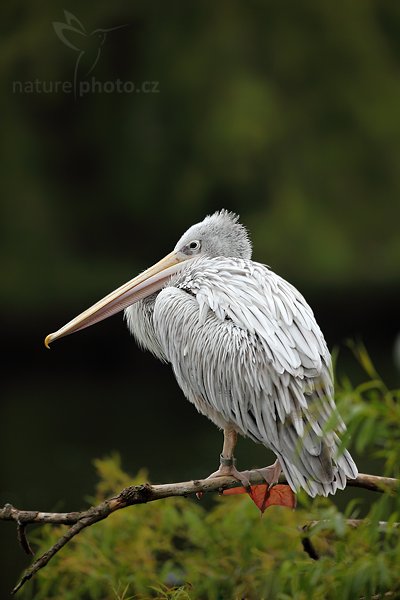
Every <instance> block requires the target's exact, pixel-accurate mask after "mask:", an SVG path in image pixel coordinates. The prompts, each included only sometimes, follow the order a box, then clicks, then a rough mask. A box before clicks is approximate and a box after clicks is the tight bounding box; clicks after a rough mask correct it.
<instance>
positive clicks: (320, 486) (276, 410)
mask: <svg viewBox="0 0 400 600" xmlns="http://www.w3.org/2000/svg"><path fill="white" fill-rule="evenodd" d="M154 326H155V330H156V331H157V334H158V338H159V340H160V344H161V347H162V348H163V351H164V353H165V355H166V356H167V358H168V360H169V361H170V362H171V364H172V367H173V369H174V372H175V375H176V378H177V380H178V383H179V385H180V387H181V388H182V390H183V391H184V393H185V395H186V396H187V398H188V399H189V400H191V401H192V402H193V403H194V404H195V405H196V407H197V408H198V410H199V411H200V412H202V413H203V414H206V415H207V416H208V417H209V418H210V419H211V420H212V421H214V422H215V423H216V424H217V425H218V426H220V427H224V426H226V425H227V424H232V423H233V424H234V425H235V426H236V428H237V430H238V431H239V432H240V433H242V434H243V435H246V436H249V437H251V438H252V439H253V440H255V441H257V442H261V443H262V444H264V445H266V446H268V447H270V448H271V449H272V450H274V452H275V453H276V454H277V455H278V456H279V457H280V460H281V464H282V466H283V469H284V471H285V474H286V476H287V478H288V480H289V482H290V483H291V485H292V487H293V489H296V488H297V487H299V486H302V487H304V488H305V489H307V491H308V493H310V494H311V495H315V494H316V493H318V494H326V493H329V492H331V493H332V492H334V490H335V489H336V487H344V485H345V482H346V476H350V477H351V476H354V473H355V471H354V469H355V465H354V463H353V462H352V460H351V458H350V457H349V455H348V453H345V454H343V456H341V457H338V458H335V455H336V454H337V450H338V442H339V438H338V436H337V434H336V433H335V432H329V433H326V432H325V431H324V428H325V426H326V423H327V421H328V420H329V419H331V418H332V417H333V416H334V415H335V417H336V428H337V430H338V431H340V430H343V429H344V424H343V422H342V421H341V420H340V417H339V416H338V415H337V413H336V409H335V405H334V402H333V384H332V378H331V368H330V355H329V352H328V349H327V347H326V343H325V340H324V338H323V335H322V333H321V330H320V329H319V327H318V325H317V323H316V321H315V318H314V315H313V312H312V310H311V308H310V307H309V306H308V304H307V302H306V301H305V299H304V298H303V296H302V295H301V294H300V293H299V292H298V291H297V290H296V289H295V288H294V287H293V286H292V285H290V284H289V283H288V282H286V281H285V280H283V279H282V278H280V277H279V276H278V275H276V274H275V273H273V272H272V271H270V270H269V269H268V268H267V267H265V266H263V265H261V264H259V263H255V262H253V261H251V260H242V259H233V258H232V259H227V258H207V259H206V258H202V259H198V260H195V261H193V262H192V264H189V265H188V267H187V268H186V269H185V271H184V272H183V273H182V274H181V275H180V276H178V278H177V279H175V280H174V281H171V284H170V285H169V286H168V287H166V288H164V290H162V291H161V292H160V294H159V295H158V297H157V300H156V304H155V308H154ZM350 461H351V462H350ZM353 466H354V468H353ZM310 482H311V483H310Z"/></svg>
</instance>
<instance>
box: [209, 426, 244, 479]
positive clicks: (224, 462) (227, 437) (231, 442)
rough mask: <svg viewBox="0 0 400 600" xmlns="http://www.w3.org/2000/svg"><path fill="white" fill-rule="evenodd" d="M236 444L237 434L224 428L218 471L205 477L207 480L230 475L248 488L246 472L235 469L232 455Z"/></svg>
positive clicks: (229, 428) (230, 429) (228, 428)
mask: <svg viewBox="0 0 400 600" xmlns="http://www.w3.org/2000/svg"><path fill="white" fill-rule="evenodd" d="M236 442H237V432H236V431H235V430H234V429H232V428H231V427H226V428H225V429H224V445H223V448H222V453H221V455H220V464H219V469H218V471H214V473H211V475H209V476H208V477H207V479H211V478H212V477H226V476H227V475H230V476H231V477H234V478H235V479H237V480H238V481H240V483H241V484H242V486H243V487H245V488H246V489H248V488H250V481H249V478H248V476H247V471H243V472H240V471H238V470H237V468H236V459H235V457H234V455H233V452H234V449H235V446H236Z"/></svg>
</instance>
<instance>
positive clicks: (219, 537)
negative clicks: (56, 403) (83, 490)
mask: <svg viewBox="0 0 400 600" xmlns="http://www.w3.org/2000/svg"><path fill="white" fill-rule="evenodd" d="M356 352H357V354H358V358H359V360H360V361H361V363H362V364H363V366H364V368H365V369H366V371H367V372H368V374H369V376H370V380H369V381H367V382H366V383H364V384H362V385H359V386H357V387H355V388H353V387H351V384H350V382H349V381H348V380H346V379H345V380H344V381H343V382H342V383H341V385H339V386H338V387H339V391H338V403H339V405H340V408H341V411H342V413H343V414H344V416H345V418H346V420H347V422H348V423H349V436H353V438H354V444H355V447H356V449H357V450H358V451H359V453H362V454H363V455H364V454H368V455H369V456H376V457H377V458H378V459H379V460H380V461H381V464H382V471H381V473H380V474H382V472H384V473H385V474H386V475H389V476H395V477H398V476H399V466H398V465H399V459H400V456H399V454H400V451H399V448H400V444H399V442H400V439H399V438H400V433H399V432H400V402H399V400H400V390H398V391H395V392H392V391H389V390H388V389H387V388H386V387H385V385H384V384H383V382H382V381H381V380H380V379H379V377H378V375H377V373H376V372H375V370H374V368H373V366H372V365H371V363H370V361H369V358H368V355H367V354H366V352H365V350H364V349H363V348H361V349H360V348H359V349H356ZM346 442H348V440H346ZM95 465H96V469H97V472H98V475H99V482H98V484H97V488H96V493H95V496H94V497H93V498H90V502H91V503H98V502H101V501H102V500H103V499H105V498H106V497H109V496H111V495H114V494H115V493H116V492H117V491H118V490H120V489H121V488H123V487H126V486H128V485H131V484H132V478H131V477H130V476H129V475H128V474H126V473H125V472H124V471H123V470H122V468H121V464H120V460H119V458H118V456H112V457H111V458H107V459H103V460H97V461H96V462H95ZM146 479H147V474H146V473H145V472H141V473H139V474H138V475H137V476H136V478H135V479H134V481H135V482H137V483H142V482H143V481H145V480H146ZM335 501H336V498H333V499H332V498H328V499H324V498H318V499H315V500H313V501H311V499H310V498H308V497H306V496H305V495H303V494H300V495H299V508H298V509H297V510H296V511H290V510H287V509H283V508H281V507H271V508H269V509H268V510H267V511H266V513H265V515H264V516H263V518H260V515H259V513H258V512H257V510H256V509H255V507H254V505H253V503H252V502H250V501H249V499H248V498H247V496H241V497H230V498H226V497H223V498H217V499H216V501H215V504H214V505H213V506H212V508H211V509H209V510H207V509H206V507H205V506H204V504H201V503H198V502H195V501H193V500H190V499H183V498H169V499H166V500H163V501H159V502H154V503H150V504H148V505H141V506H135V507H132V508H129V509H126V510H123V511H119V512H117V513H115V514H114V515H112V516H111V517H110V518H108V519H107V520H106V521H103V522H102V523H101V524H98V525H95V526H93V527H90V528H89V529H87V530H85V531H84V532H83V533H82V534H81V535H80V536H79V537H78V538H75V539H74V540H73V542H72V543H70V544H69V545H68V546H67V547H66V548H65V549H63V551H62V552H61V553H60V554H59V555H57V557H56V558H55V559H53V561H52V563H51V564H50V565H49V566H48V567H47V568H45V569H44V570H43V571H41V572H40V573H39V574H38V576H37V582H36V584H33V586H32V585H30V586H29V585H28V586H27V588H26V589H25V590H24V592H23V594H22V597H24V598H33V597H34V598H35V600H51V599H53V598H54V599H56V598H57V600H87V599H90V600H129V599H133V598H135V599H137V600H145V599H148V598H159V599H169V600H172V599H173V600H187V599H194V600H197V599H203V598H204V599H210V600H222V599H225V598H227V599H232V598H237V599H239V598H248V599H261V598H277V599H280V600H285V599H289V598H296V599H300V600H301V599H308V598H311V597H312V598H313V599H326V598H328V599H329V598H332V599H334V598H335V599H336V598H342V599H344V600H346V599H349V600H350V599H354V598H361V597H362V598H371V597H372V596H374V595H376V594H383V593H385V592H387V591H391V592H393V596H392V597H398V595H399V596H400V576H399V572H398V565H399V564H400V536H399V534H400V528H399V527H397V526H396V523H397V522H398V521H400V501H399V498H398V496H396V495H391V494H390V493H385V494H379V495H376V494H373V493H372V492H371V493H369V495H368V496H367V501H364V502H362V501H361V500H360V499H359V498H356V499H353V500H351V501H350V502H348V504H347V507H346V508H345V510H344V511H343V512H341V511H339V509H338V508H337V506H336V505H335ZM360 514H362V515H363V516H364V522H363V524H362V525H361V526H359V527H357V528H354V527H351V526H350V525H349V523H348V522H347V519H349V518H357V517H359V516H360ZM310 521H318V523H317V524H316V525H315V526H313V527H311V528H309V529H308V530H307V532H305V531H303V527H304V526H305V525H307V523H310ZM381 521H385V522H386V524H385V525H382V523H381ZM62 530H63V529H62V528H61V527H59V528H57V529H54V528H52V527H50V526H49V527H45V528H43V529H41V530H38V532H37V537H36V543H37V544H38V546H39V548H38V551H39V552H42V551H45V550H46V549H47V548H48V547H49V546H50V545H51V544H52V543H54V542H55V540H56V539H57V537H58V536H60V535H61V533H62ZM305 536H307V538H308V540H309V542H311V544H312V546H313V548H314V549H315V551H316V553H317V554H318V557H319V558H318V560H313V559H312V558H311V557H310V556H309V554H308V553H307V552H305V550H304V548H303V544H302V538H304V537H305Z"/></svg>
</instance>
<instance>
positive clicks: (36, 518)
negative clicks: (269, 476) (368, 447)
mask: <svg viewBox="0 0 400 600" xmlns="http://www.w3.org/2000/svg"><path fill="white" fill-rule="evenodd" d="M249 480H250V483H251V484H252V485H257V484H262V483H265V482H264V479H263V478H262V476H261V475H260V473H259V472H258V471H257V470H256V469H254V470H253V471H249ZM280 481H281V482H282V483H286V481H285V479H284V478H281V479H280ZM239 485H240V483H238V481H236V480H235V479H233V478H232V477H214V478H212V479H202V480H193V481H185V482H181V483H164V484H160V485H150V484H148V483H146V484H143V485H133V486H129V487H127V488H125V489H123V490H122V491H121V492H120V493H119V494H118V495H117V496H113V497H112V498H109V499H108V500H105V501H104V502H102V503H101V504H98V505H97V506H92V507H91V508H89V509H88V510H84V511H80V512H69V513H51V512H42V511H32V510H19V509H17V508H15V507H14V506H12V505H11V504H6V505H5V506H4V508H2V509H0V520H3V521H15V522H16V523H17V526H18V539H19V541H20V543H21V545H22V547H23V549H24V551H25V552H28V553H31V552H32V551H31V549H30V546H29V543H28V540H27V538H26V535H25V528H26V526H27V525H28V524H31V523H42V524H43V523H52V524H61V525H70V528H69V529H68V530H67V531H66V532H65V534H64V535H63V536H62V537H61V538H60V539H59V540H58V541H57V542H56V543H55V544H54V545H53V546H52V547H51V548H50V549H49V550H48V551H47V552H45V553H44V554H42V556H40V557H39V558H38V559H37V560H35V561H34V562H33V563H32V565H31V566H30V567H29V568H28V569H27V570H26V571H25V573H24V575H23V577H22V579H21V581H20V582H19V583H18V584H17V585H16V586H15V588H14V589H13V594H15V593H16V592H17V591H18V590H19V589H20V588H21V587H22V586H23V585H24V583H25V582H26V581H28V580H29V579H31V577H33V575H35V573H37V572H38V571H39V570H40V569H42V568H43V567H44V566H46V565H47V563H48V562H49V561H50V560H51V559H52V557H53V556H54V555H55V554H57V552H59V550H61V548H63V547H64V546H65V545H66V544H67V543H68V542H69V541H70V540H72V538H73V537H75V536H76V535H77V534H78V533H80V531H82V529H85V528H86V527H89V526H90V525H93V524H94V523H97V522H98V521H102V520H103V519H106V518H107V517H108V516H109V515H110V514H111V513H113V512H115V511H117V510H120V509H122V508H126V507H127V506H133V505H134V504H144V503H147V502H153V501H155V500H161V499H163V498H171V497H173V496H189V495H191V494H197V493H203V494H204V493H207V492H215V491H217V492H219V493H222V491H223V490H225V489H229V488H232V487H237V486H239ZM348 485H349V486H355V487H361V488H365V489H368V490H372V491H377V492H384V491H391V492H394V491H395V490H397V488H398V485H399V480H397V479H393V478H390V477H378V476H376V475H364V474H359V475H358V477H357V479H354V480H351V479H350V480H348Z"/></svg>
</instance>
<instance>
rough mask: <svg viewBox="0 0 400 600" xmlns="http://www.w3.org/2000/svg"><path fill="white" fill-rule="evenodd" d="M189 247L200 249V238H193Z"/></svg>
mask: <svg viewBox="0 0 400 600" xmlns="http://www.w3.org/2000/svg"><path fill="white" fill-rule="evenodd" d="M189 248H190V250H198V249H199V248H200V242H199V240H193V242H190V244H189Z"/></svg>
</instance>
